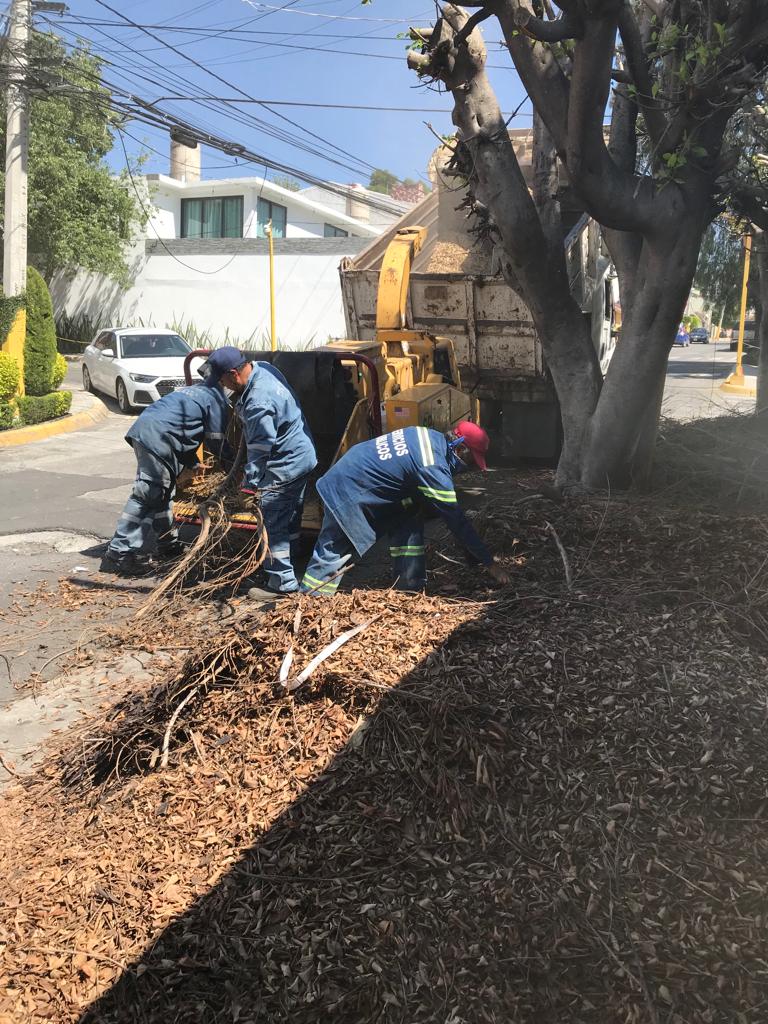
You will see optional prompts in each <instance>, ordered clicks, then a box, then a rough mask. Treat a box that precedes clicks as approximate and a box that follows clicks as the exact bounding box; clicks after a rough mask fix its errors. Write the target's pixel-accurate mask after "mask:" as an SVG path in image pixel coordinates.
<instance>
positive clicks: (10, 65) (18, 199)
mask: <svg viewBox="0 0 768 1024" xmlns="http://www.w3.org/2000/svg"><path fill="white" fill-rule="evenodd" d="M30 18H31V3H30V0H13V2H12V4H11V16H10V28H9V33H8V48H7V54H8V61H7V70H8V93H7V108H8V112H7V119H6V143H5V217H4V224H3V291H4V292H5V294H6V295H21V294H22V292H23V291H24V290H25V288H26V286H27V148H28V140H29V106H28V104H29V100H28V96H27V88H26V86H27V82H26V79H27V59H28V44H29V23H30Z"/></svg>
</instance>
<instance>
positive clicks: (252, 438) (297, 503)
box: [205, 345, 317, 596]
mask: <svg viewBox="0 0 768 1024" xmlns="http://www.w3.org/2000/svg"><path fill="white" fill-rule="evenodd" d="M205 380H206V384H208V385H209V386H210V387H215V386H217V385H219V384H222V385H223V386H224V387H225V388H228V389H229V390H230V391H233V392H234V393H235V395H237V403H236V405H235V412H236V413H237V415H238V416H239V417H240V420H241V421H242V424H243V431H244V433H245V445H246V449H245V451H246V457H245V458H246V461H245V467H244V470H243V484H242V493H243V494H244V496H245V497H246V503H255V502H256V501H257V500H258V501H259V503H260V505H261V513H262V515H263V517H264V525H265V527H266V530H267V537H268V540H269V554H268V556H267V559H266V561H265V562H264V569H265V572H266V574H267V587H266V592H265V593H264V596H270V595H280V594H290V593H293V592H295V591H297V590H298V589H299V583H298V580H297V579H296V573H295V572H294V569H293V564H292V561H291V543H292V542H295V541H297V540H298V538H299V531H300V528H301V516H302V511H303V509H304V495H305V493H306V489H307V480H308V477H309V474H310V473H311V472H312V470H313V469H314V468H315V466H316V465H317V456H316V454H315V445H314V443H313V441H312V435H311V434H310V431H309V427H308V426H307V422H306V420H305V419H304V414H303V413H302V411H301V409H300V407H299V404H298V402H297V401H296V398H295V396H294V394H293V392H292V391H291V388H290V387H289V385H288V382H287V381H286V379H285V377H284V376H283V375H282V373H280V371H279V370H276V369H275V368H274V367H273V366H271V365H270V364H269V363H260V362H251V361H250V360H249V359H247V358H246V356H245V355H244V353H243V352H241V351H240V350H239V349H236V348H233V347H232V346H231V345H227V346H225V347H223V348H219V349H216V350H215V351H214V352H212V353H211V355H210V356H209V357H208V366H207V376H206V378H205Z"/></svg>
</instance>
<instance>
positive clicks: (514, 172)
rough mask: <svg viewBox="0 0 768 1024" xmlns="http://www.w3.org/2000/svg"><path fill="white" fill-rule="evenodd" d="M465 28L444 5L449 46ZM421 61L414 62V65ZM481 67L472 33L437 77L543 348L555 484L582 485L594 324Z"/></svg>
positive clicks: (549, 175) (592, 392) (544, 137)
mask: <svg viewBox="0 0 768 1024" xmlns="http://www.w3.org/2000/svg"><path fill="white" fill-rule="evenodd" d="M466 21H467V15H466V12H464V11H463V10H461V9H460V8H457V7H454V6H452V5H447V6H446V7H445V8H444V13H443V19H441V21H440V22H438V24H439V25H440V32H441V33H443V34H444V38H445V40H446V41H447V40H448V39H450V38H453V34H454V33H458V32H460V30H461V29H462V28H463V26H464V25H465V24H466ZM437 42H438V40H437V38H435V39H433V40H432V43H433V44H436V43H437ZM419 60H420V58H416V59H415V61H414V63H415V65H416V66H418V65H419ZM484 66H485V46H484V44H483V41H482V37H481V36H480V34H479V33H472V35H471V36H470V37H469V39H468V40H467V46H466V47H461V48H460V50H459V51H458V53H457V55H456V60H455V62H454V64H453V65H452V66H450V67H449V68H446V69H444V70H442V71H441V72H440V74H439V77H440V78H441V79H442V80H443V81H444V83H445V85H446V86H447V87H448V88H449V89H450V90H451V91H452V93H453V99H454V108H453V123H454V124H455V125H456V127H457V129H458V136H459V140H460V144H461V145H463V146H464V147H466V151H467V153H468V154H469V157H470V160H469V162H468V177H469V179H470V189H471V192H472V194H473V196H474V198H475V199H476V200H478V201H479V202H480V203H481V204H482V206H483V207H484V208H485V209H486V210H487V212H488V215H489V219H490V222H491V226H492V229H493V232H494V234H495V235H496V237H497V238H498V240H499V242H500V248H501V249H502V251H503V255H502V258H501V269H502V273H503V274H504V277H505V279H506V280H507V281H508V282H514V283H515V286H516V287H517V288H519V289H520V291H521V293H522V295H523V297H524V299H525V302H526V304H527V305H528V308H529V309H530V312H531V318H532V319H533V322H534V324H535V326H536V331H537V333H538V335H539V338H540V339H541V341H542V345H543V347H544V351H545V354H546V359H547V365H548V367H549V370H550V373H551V374H552V379H553V381H554V384H555V389H556V391H557V394H558V397H559V400H560V412H561V417H562V422H563V435H564V443H563V451H562V454H561V457H560V462H559V464H558V471H557V482H558V484H563V485H568V484H570V483H571V482H574V481H578V479H579V458H580V451H581V445H582V439H583V436H584V431H585V428H586V426H587V423H588V422H589V418H590V416H591V415H592V413H593V411H594V408H595V405H596V403H597V399H598V396H599V394H600V387H601V384H602V375H601V372H600V366H599V363H598V360H597V355H596V353H595V350H594V346H593V344H592V336H591V332H590V329H589V324H588V322H587V319H586V317H585V316H584V314H583V313H582V311H581V309H580V307H579V305H578V303H577V302H576V301H575V300H574V298H573V296H572V295H571V290H570V285H569V281H568V270H567V267H566V262H565V253H564V251H563V245H562V237H561V234H560V232H558V231H556V226H555V224H554V222H553V221H554V212H555V209H556V207H555V205H554V204H555V199H554V197H551V198H550V199H549V201H548V202H546V203H545V205H546V206H547V210H548V213H547V217H548V228H549V231H548V232H545V230H544V228H543V226H542V222H541V220H540V217H539V212H538V211H537V209H536V206H535V205H534V202H533V199H532V198H531V195H530V193H529V191H528V186H527V185H526V182H525V178H524V177H523V174H522V171H521V170H520V166H519V164H518V162H517V157H516V156H515V152H514V149H513V148H512V143H511V142H510V139H509V134H508V131H507V126H506V124H505V122H504V118H503V116H502V114H501V109H500V108H499V104H498V101H497V100H496V96H495V94H494V92H493V89H492V88H491V85H490V83H489V81H488V77H487V75H486V73H485V70H484ZM539 127H540V131H539V142H538V145H537V152H538V156H539V167H538V170H539V174H538V176H537V177H538V182H537V188H539V189H540V190H541V191H542V193H544V192H546V191H547V190H549V189H551V188H552V187H553V181H554V175H555V167H554V159H555V154H554V148H553V146H552V142H551V140H550V139H549V135H548V133H547V132H546V130H545V128H544V125H543V123H542V124H541V125H540V126H539ZM548 234H549V237H548Z"/></svg>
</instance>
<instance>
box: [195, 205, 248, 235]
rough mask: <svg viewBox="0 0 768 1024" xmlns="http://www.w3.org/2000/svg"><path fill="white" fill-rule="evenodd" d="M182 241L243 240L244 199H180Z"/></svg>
mask: <svg viewBox="0 0 768 1024" xmlns="http://www.w3.org/2000/svg"><path fill="white" fill-rule="evenodd" d="M181 237H182V238H242V237H243V197H242V196H206V197H205V198H204V199H182V200H181Z"/></svg>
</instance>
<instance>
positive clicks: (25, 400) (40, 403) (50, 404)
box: [16, 391, 72, 427]
mask: <svg viewBox="0 0 768 1024" xmlns="http://www.w3.org/2000/svg"><path fill="white" fill-rule="evenodd" d="M16 405H17V406H18V409H19V420H20V421H21V423H22V425H23V426H25V427H28V426H31V424H33V423H44V422H45V421H46V420H55V419H56V417H57V416H64V415H65V414H66V413H68V412H69V407H70V406H71V405H72V392H71V391H54V392H53V393H52V394H50V395H39V396H36V395H23V396H22V397H20V398H17V399H16Z"/></svg>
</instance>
